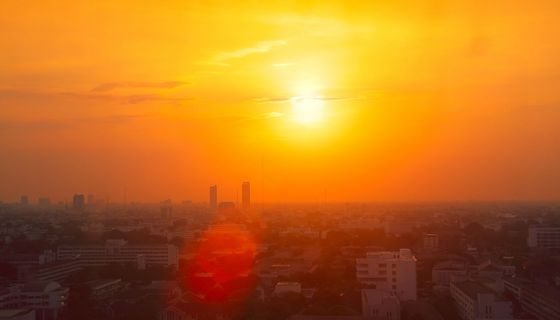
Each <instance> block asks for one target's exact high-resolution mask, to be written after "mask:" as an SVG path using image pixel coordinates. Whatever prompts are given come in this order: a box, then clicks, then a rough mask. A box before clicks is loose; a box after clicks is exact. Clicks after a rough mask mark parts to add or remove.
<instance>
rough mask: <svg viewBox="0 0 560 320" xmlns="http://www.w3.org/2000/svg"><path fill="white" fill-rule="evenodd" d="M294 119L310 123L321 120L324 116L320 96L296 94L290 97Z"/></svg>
mask: <svg viewBox="0 0 560 320" xmlns="http://www.w3.org/2000/svg"><path fill="white" fill-rule="evenodd" d="M290 102H291V103H292V108H293V116H294V120H295V121H296V122H298V123H301V124H305V125H310V124H316V123H318V122H321V121H322V120H323V118H324V116H325V114H324V113H325V110H324V109H325V105H324V102H323V99H322V98H321V97H305V96H298V97H293V98H291V99H290Z"/></svg>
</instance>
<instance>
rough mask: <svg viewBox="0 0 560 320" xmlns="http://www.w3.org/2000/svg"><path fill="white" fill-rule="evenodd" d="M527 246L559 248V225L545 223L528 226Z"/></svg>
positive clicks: (532, 247) (533, 247)
mask: <svg viewBox="0 0 560 320" xmlns="http://www.w3.org/2000/svg"><path fill="white" fill-rule="evenodd" d="M527 246H528V247H529V248H531V249H560V227H559V226H545V225H531V226H529V233H528V235H527Z"/></svg>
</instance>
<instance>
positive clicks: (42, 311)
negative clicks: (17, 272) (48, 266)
mask: <svg viewBox="0 0 560 320" xmlns="http://www.w3.org/2000/svg"><path fill="white" fill-rule="evenodd" d="M68 291H69V290H68V288H65V287H62V286H61V285H60V284H58V283H57V282H54V281H39V282H29V283H26V284H23V285H15V286H11V287H8V288H4V289H2V290H0V309H32V310H34V311H35V317H36V319H37V320H43V319H50V320H56V319H58V317H59V315H60V312H61V311H62V309H64V308H65V307H66V305H67V300H68Z"/></svg>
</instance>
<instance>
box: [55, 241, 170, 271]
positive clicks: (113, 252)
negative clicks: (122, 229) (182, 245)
mask: <svg viewBox="0 0 560 320" xmlns="http://www.w3.org/2000/svg"><path fill="white" fill-rule="evenodd" d="M177 251H178V250H177V247H176V246H174V245H171V244H152V245H129V244H128V243H127V242H126V241H124V240H107V241H106V242H105V245H74V246H72V245H67V246H60V247H58V250H57V258H58V260H71V259H76V258H77V257H78V258H79V259H80V261H81V263H82V266H104V265H108V264H111V263H131V264H134V265H137V264H138V260H139V256H143V257H144V258H143V259H145V264H146V265H148V266H149V265H162V266H168V267H169V266H175V267H176V266H177V265H178V253H177Z"/></svg>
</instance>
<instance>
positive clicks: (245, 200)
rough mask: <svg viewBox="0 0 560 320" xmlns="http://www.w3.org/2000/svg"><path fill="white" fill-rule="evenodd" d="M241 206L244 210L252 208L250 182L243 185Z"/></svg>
mask: <svg viewBox="0 0 560 320" xmlns="http://www.w3.org/2000/svg"><path fill="white" fill-rule="evenodd" d="M241 205H242V207H243V209H249V207H250V206H251V184H250V183H249V182H248V181H245V182H243V184H241Z"/></svg>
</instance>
